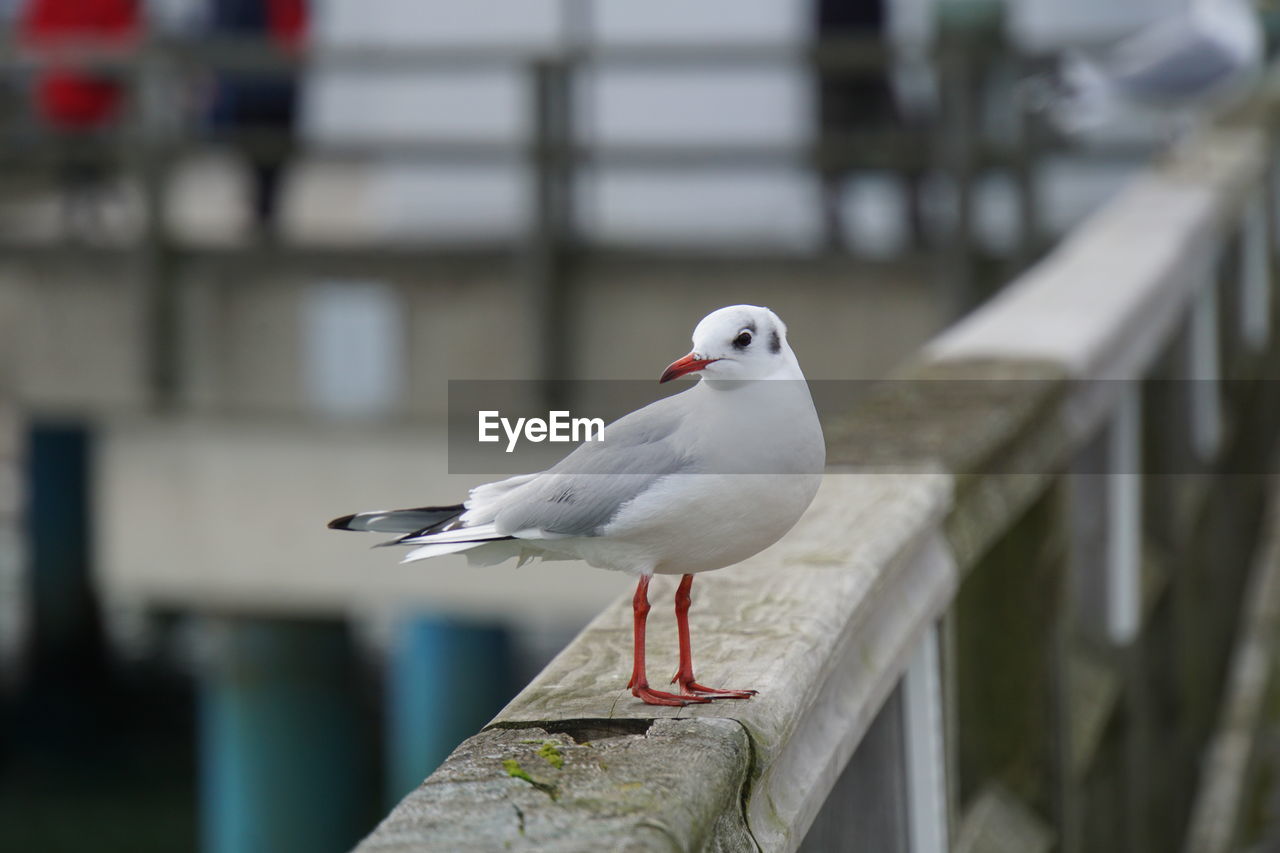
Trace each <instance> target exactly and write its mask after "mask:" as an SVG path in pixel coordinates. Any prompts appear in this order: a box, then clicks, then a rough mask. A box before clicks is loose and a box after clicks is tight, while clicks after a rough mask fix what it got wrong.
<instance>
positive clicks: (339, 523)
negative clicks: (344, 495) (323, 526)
mask: <svg viewBox="0 0 1280 853" xmlns="http://www.w3.org/2000/svg"><path fill="white" fill-rule="evenodd" d="M355 517H356V516H355V513H352V514H351V515H344V516H342V518H335V519H334V520H333V521H331V522H329V529H330V530H350V529H351V527H350V525H351V520H352V519H353V518H355Z"/></svg>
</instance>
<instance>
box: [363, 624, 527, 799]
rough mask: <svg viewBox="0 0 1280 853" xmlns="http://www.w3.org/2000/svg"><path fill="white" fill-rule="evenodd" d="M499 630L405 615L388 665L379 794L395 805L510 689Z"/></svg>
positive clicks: (506, 638) (506, 641) (505, 644)
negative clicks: (383, 779) (382, 779)
mask: <svg viewBox="0 0 1280 853" xmlns="http://www.w3.org/2000/svg"><path fill="white" fill-rule="evenodd" d="M517 689H518V685H515V684H514V678H513V675H512V665H511V641H510V634H509V632H508V631H507V630H506V629H505V628H499V627H493V626H485V625H475V624H468V623H465V622H460V621H457V620H453V619H449V618H446V617H429V616H420V617H415V618H410V619H405V620H404V621H403V622H401V623H400V625H399V626H398V628H397V631H396V636H395V640H394V643H393V646H392V649H391V659H390V662H389V665H388V668H387V726H386V741H385V743H386V768H387V769H386V772H387V790H386V794H387V797H388V799H389V801H390V802H391V803H395V802H398V801H399V800H400V798H401V797H403V796H404V795H405V794H406V793H408V792H409V791H411V790H413V789H414V788H416V787H417V786H418V785H419V784H420V783H421V782H422V780H423V779H425V778H426V777H427V776H428V775H430V773H431V771H432V770H434V769H435V768H436V767H437V766H438V765H439V764H440V762H442V761H444V759H445V758H447V757H448V755H449V753H450V752H452V751H453V749H454V747H456V746H457V745H458V744H459V743H460V742H461V741H463V740H465V739H466V738H468V737H470V736H471V735H473V734H475V733H476V731H477V730H479V728H480V727H481V726H483V725H484V724H485V723H487V722H489V720H490V719H492V717H493V715H494V714H496V713H497V712H498V711H499V710H501V709H502V706H503V704H504V703H506V702H507V701H508V700H509V699H510V698H511V697H512V696H513V695H514V694H515V692H516V690H517Z"/></svg>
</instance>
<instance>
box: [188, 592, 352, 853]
mask: <svg viewBox="0 0 1280 853" xmlns="http://www.w3.org/2000/svg"><path fill="white" fill-rule="evenodd" d="M201 628H202V631H203V635H202V637H201V639H202V640H203V641H204V643H205V646H206V648H205V649H204V651H205V653H206V654H205V659H204V660H203V661H202V667H201V672H200V694H199V695H200V707H199V714H200V720H199V736H200V783H201V784H200V789H201V790H200V797H201V803H200V805H201V848H202V850H203V851H204V853H294V851H296V853H327V851H334V853H337V851H344V850H349V849H350V848H351V847H352V846H353V845H354V844H355V842H356V841H358V840H359V838H360V837H361V836H362V835H363V834H364V833H365V832H367V831H368V830H369V829H370V828H371V827H372V822H373V817H374V816H373V815H372V814H371V808H372V807H373V806H375V805H376V801H375V800H374V798H373V797H371V796H370V794H371V786H370V785H369V773H368V772H367V771H368V761H367V758H368V750H366V749H364V748H363V747H364V744H365V740H366V739H365V738H364V737H362V722H363V721H362V719H361V713H360V705H359V693H360V691H359V685H358V683H357V674H358V673H357V658H356V654H355V650H354V645H353V643H352V639H351V637H350V634H349V632H348V631H347V629H346V626H345V625H343V624H342V623H340V622H332V621H329V622H326V621H301V620H285V619H262V618H231V617H228V618H217V619H213V618H210V619H205V620H203V622H202V624H201Z"/></svg>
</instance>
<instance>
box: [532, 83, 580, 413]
mask: <svg viewBox="0 0 1280 853" xmlns="http://www.w3.org/2000/svg"><path fill="white" fill-rule="evenodd" d="M530 76H531V85H532V100H533V110H532V114H533V123H534V127H533V145H532V148H531V155H532V156H531V158H530V160H531V162H530V169H531V172H532V175H533V182H532V183H533V199H532V205H531V210H532V220H531V221H530V223H529V232H528V245H527V247H526V269H525V273H524V289H525V294H524V304H525V316H526V317H528V318H529V323H528V327H529V329H530V334H531V335H532V338H533V340H532V344H533V346H532V349H531V353H530V363H531V364H532V365H533V371H532V374H533V378H534V379H536V380H539V381H540V382H541V383H543V384H542V388H543V397H544V401H545V402H546V403H547V404H548V405H549V406H562V405H565V404H566V403H567V400H566V399H565V395H566V392H567V385H566V384H565V380H568V379H570V378H572V373H571V367H570V365H571V361H570V359H571V357H572V353H571V352H570V344H571V340H570V338H571V335H572V330H573V327H574V324H573V317H572V316H571V306H572V301H573V300H572V299H571V297H570V286H571V282H570V259H569V253H570V247H571V245H572V240H573V192H574V186H573V164H572V148H573V115H572V109H573V104H572V92H571V84H572V80H571V77H570V74H569V67H568V65H567V64H566V62H565V60H563V59H542V60H538V61H536V62H534V63H533V65H532V66H531V68H530Z"/></svg>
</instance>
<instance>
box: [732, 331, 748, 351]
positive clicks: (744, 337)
mask: <svg viewBox="0 0 1280 853" xmlns="http://www.w3.org/2000/svg"><path fill="white" fill-rule="evenodd" d="M733 345H734V346H735V347H737V348H738V349H746V348H747V347H748V346H750V345H751V333H750V332H748V331H747V330H746V329H743V330H742V331H741V332H738V336H737V337H736V338H734V339H733Z"/></svg>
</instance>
